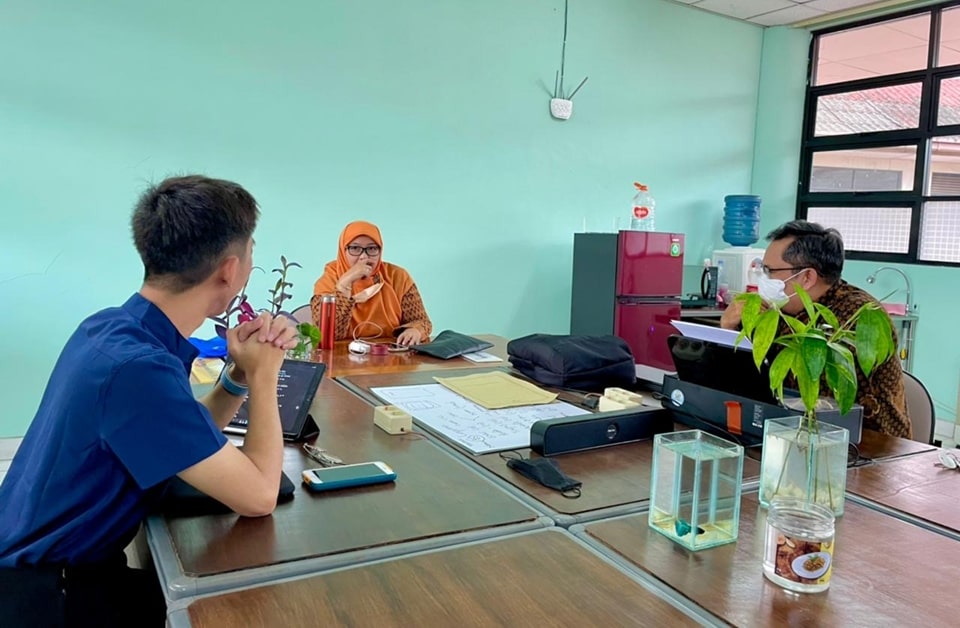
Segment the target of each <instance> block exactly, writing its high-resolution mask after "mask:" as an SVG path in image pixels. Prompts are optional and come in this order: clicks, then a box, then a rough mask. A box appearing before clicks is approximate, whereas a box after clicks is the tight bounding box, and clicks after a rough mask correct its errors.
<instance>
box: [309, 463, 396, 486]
mask: <svg viewBox="0 0 960 628" xmlns="http://www.w3.org/2000/svg"><path fill="white" fill-rule="evenodd" d="M369 464H371V463H369V462H361V463H357V464H355V465H342V466H335V467H322V468H318V469H306V470H305V471H313V472H316V475H317V477H318V478H319V479H320V480H323V481H322V482H321V483H319V484H316V483H314V482H312V481H311V480H308V479H307V476H306V475H304V477H303V483H304V484H306V485H307V487H308V488H309V489H310V490H311V491H314V492H320V491H333V490H337V489H341V488H349V487H351V486H368V485H370V484H385V483H387V482H393V481H394V480H396V479H397V473H396V472H395V471H393V469H392V467H390V466H389V465H387V468H389V469H391V472H390V473H384V472H383V470H382V469H377V472H376V473H367V472H364V470H358V471H360V472H361V473H360V474H359V475H354V476H352V477H339V478H335V477H331V478H329V479H328V477H326V476H332V475H343V473H344V472H345V471H347V470H349V469H350V468H351V467H361V466H366V465H369Z"/></svg>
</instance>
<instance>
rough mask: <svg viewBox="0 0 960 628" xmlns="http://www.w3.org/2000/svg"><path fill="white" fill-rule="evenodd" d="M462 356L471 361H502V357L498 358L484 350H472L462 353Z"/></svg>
mask: <svg viewBox="0 0 960 628" xmlns="http://www.w3.org/2000/svg"><path fill="white" fill-rule="evenodd" d="M463 357H465V358H466V359H468V360H470V361H471V362H503V358H498V357H497V356H495V355H493V354H492V353H487V352H486V351H474V352H473V353H464V354H463Z"/></svg>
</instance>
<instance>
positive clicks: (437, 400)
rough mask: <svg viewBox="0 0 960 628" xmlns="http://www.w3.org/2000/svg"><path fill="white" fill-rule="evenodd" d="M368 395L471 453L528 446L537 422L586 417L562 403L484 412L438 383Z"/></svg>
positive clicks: (381, 389)
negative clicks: (568, 417) (374, 396)
mask: <svg viewBox="0 0 960 628" xmlns="http://www.w3.org/2000/svg"><path fill="white" fill-rule="evenodd" d="M370 392H372V393H373V394H375V395H376V396H377V397H379V398H380V399H383V400H384V401H386V402H387V403H389V404H390V405H394V406H396V407H398V408H400V409H401V410H403V411H405V412H407V413H408V414H410V415H411V416H412V417H413V418H414V419H416V420H417V422H419V423H421V424H423V425H425V426H427V427H429V428H430V429H432V430H433V431H435V432H438V433H440V434H442V435H444V436H446V437H447V438H449V439H450V440H452V441H453V442H455V443H457V444H458V445H461V446H462V447H464V448H465V449H467V450H468V451H470V452H471V453H474V454H485V453H488V452H491V451H504V450H508V449H523V448H524V447H529V446H530V427H531V426H532V425H533V424H534V423H536V422H537V421H542V420H544V419H555V418H558V417H564V416H579V415H583V414H590V412H588V411H587V410H584V409H583V408H578V407H576V406H573V405H570V404H569V403H564V402H562V401H554V402H553V403H544V404H540V405H536V406H521V407H517V408H503V409H501V410H487V409H486V408H484V407H483V406H480V405H477V404H475V403H473V402H472V401H470V400H469V399H467V398H466V397H461V396H460V395H458V394H457V393H455V392H453V391H452V390H450V389H449V388H445V387H443V386H441V385H440V384H414V385H412V386H387V387H383V388H380V387H377V388H371V389H370Z"/></svg>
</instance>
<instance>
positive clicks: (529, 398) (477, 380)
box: [433, 371, 557, 410]
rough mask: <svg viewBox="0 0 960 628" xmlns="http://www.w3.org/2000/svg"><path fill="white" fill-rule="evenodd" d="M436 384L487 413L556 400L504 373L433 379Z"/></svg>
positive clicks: (555, 397) (493, 372)
mask: <svg viewBox="0 0 960 628" xmlns="http://www.w3.org/2000/svg"><path fill="white" fill-rule="evenodd" d="M433 381H435V382H437V383H438V384H442V385H444V386H446V387H447V388H449V389H450V390H452V391H453V392H455V393H457V394H459V395H463V396H464V397H466V398H467V399H469V400H470V401H472V402H473V403H476V404H479V405H481V406H483V407H484V408H486V409H487V410H499V409H501V408H516V407H518V406H536V405H540V404H542V403H550V402H552V401H556V400H557V395H556V394H555V393H550V392H547V391H545V390H544V389H542V388H538V387H537V386H535V385H533V384H531V383H530V382H525V381H523V380H522V379H517V378H516V377H512V376H510V375H507V374H506V373H504V372H503V371H492V372H490V373H476V374H474V375H464V376H463V377H434V378H433Z"/></svg>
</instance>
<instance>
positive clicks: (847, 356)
mask: <svg viewBox="0 0 960 628" xmlns="http://www.w3.org/2000/svg"><path fill="white" fill-rule="evenodd" d="M797 295H798V296H799V297H800V301H801V302H802V303H803V308H804V310H805V311H806V314H807V321H806V322H803V321H801V320H799V319H798V318H796V317H794V316H790V315H789V314H786V313H785V312H783V311H782V310H781V309H779V308H776V307H772V308H764V306H763V301H762V299H761V298H760V295H758V294H756V293H746V294H741V295H740V296H739V297H737V298H738V300H741V301H743V302H744V305H743V314H742V317H741V321H742V326H743V330H742V331H741V332H740V335H739V336H738V337H737V342H740V340H741V339H743V338H748V339H749V340H750V342H751V343H752V344H753V361H754V362H755V363H756V365H757V368H760V366H761V365H762V364H763V361H764V360H765V359H766V357H767V354H768V353H769V352H770V350H771V349H772V348H773V346H774V345H777V346H779V347H780V351H779V352H778V353H777V355H776V357H775V358H774V359H773V362H771V363H770V390H772V391H773V393H774V394H775V395H776V396H777V399H779V400H780V401H781V402H783V401H784V395H783V384H784V381H785V380H786V378H787V375H793V377H794V379H795V381H796V383H797V388H798V389H799V391H800V398H801V400H802V401H803V407H804V409H805V418H807V419H808V420H809V421H815V420H816V408H817V400H818V399H819V398H820V387H821V383H823V382H825V383H826V385H827V387H828V388H829V390H830V393H831V394H832V396H833V397H834V399H836V400H837V405H838V406H839V408H840V412H841V414H846V413H847V412H849V411H850V408H851V407H853V402H854V401H855V400H856V397H857V369H856V364H859V365H860V368H861V369H862V370H863V373H864V375H867V376H868V377H869V375H870V373H872V372H873V369H874V368H876V367H877V366H879V365H880V364H883V363H884V362H886V361H887V360H888V359H889V358H890V357H891V356H893V354H894V352H895V351H896V347H895V345H894V342H893V329H892V326H891V324H890V318H889V317H888V316H887V314H886V313H885V312H884V311H883V310H882V309H881V307H880V305H879V304H878V303H875V302H872V301H871V302H869V303H865V304H864V305H862V306H861V307H860V308H859V309H858V310H857V311H856V312H854V314H853V316H851V317H850V318H849V319H847V320H846V321H844V322H843V323H842V324H841V323H840V321H839V320H838V319H837V316H836V314H834V313H833V312H832V311H831V310H830V308H828V307H826V306H825V305H821V304H820V303H814V302H813V300H812V299H811V298H810V295H809V294H807V293H806V291H805V290H804V289H803V288H801V287H800V286H797ZM781 320H782V321H784V322H785V323H786V324H787V329H788V331H786V332H785V333H783V334H780V333H778V332H779V329H780V321H781Z"/></svg>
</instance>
